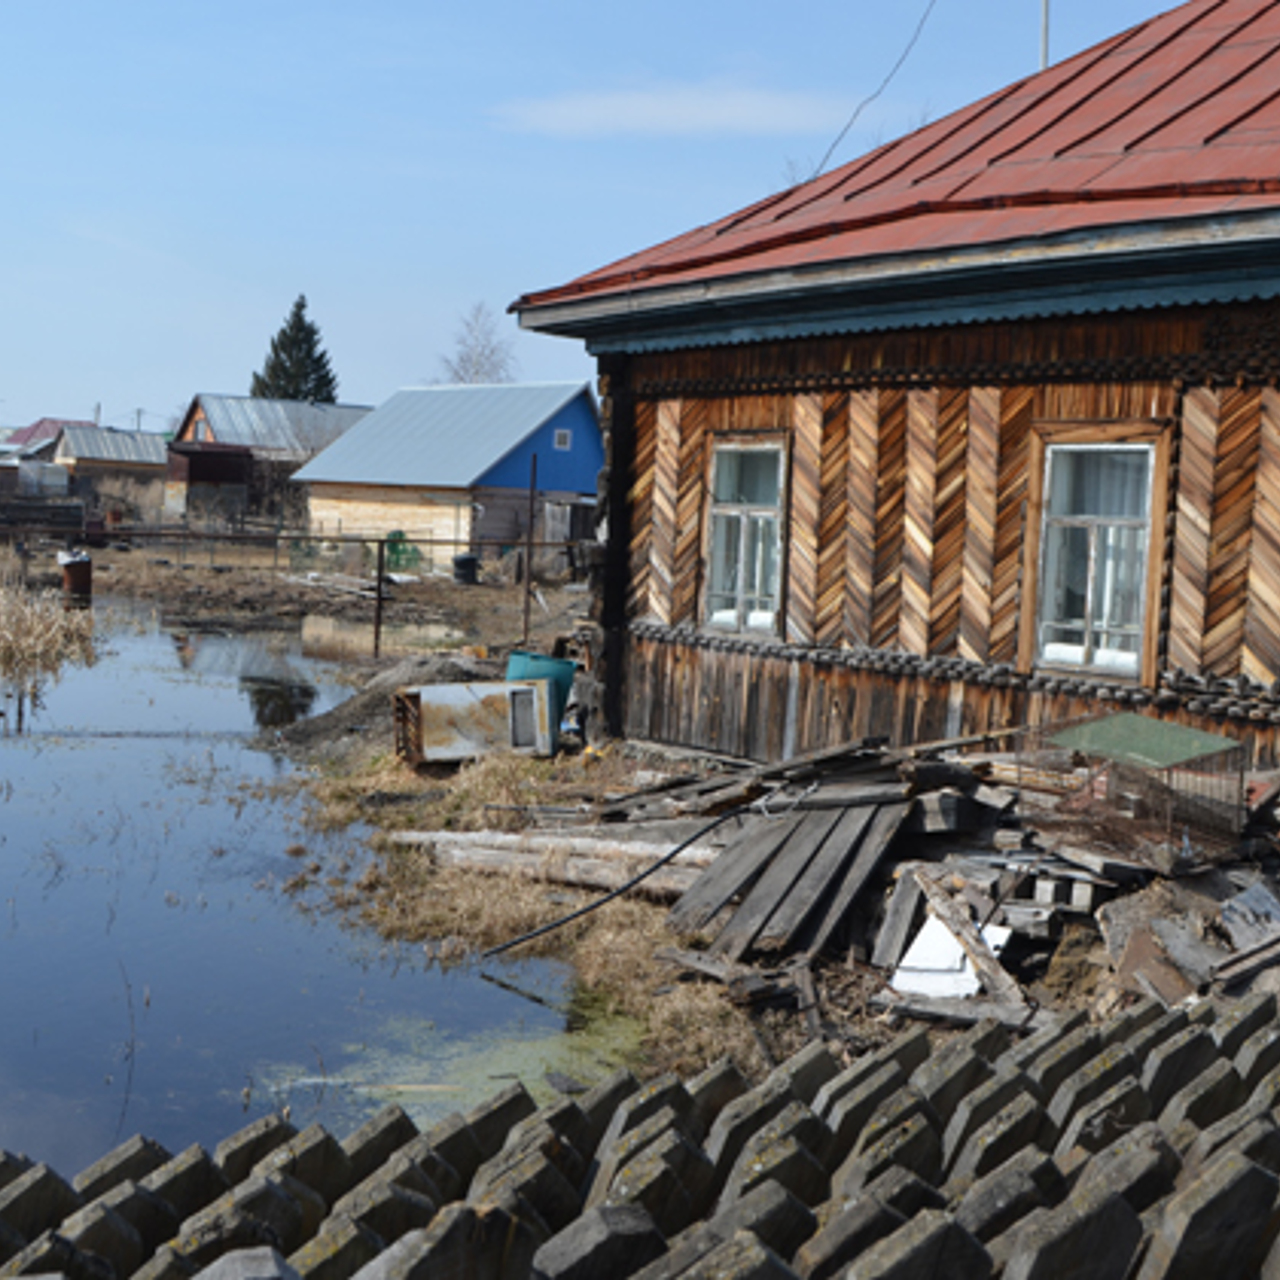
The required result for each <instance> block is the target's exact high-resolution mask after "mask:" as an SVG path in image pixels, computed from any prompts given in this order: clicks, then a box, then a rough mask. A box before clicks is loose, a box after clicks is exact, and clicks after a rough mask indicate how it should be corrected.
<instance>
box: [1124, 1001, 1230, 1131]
mask: <svg viewBox="0 0 1280 1280" xmlns="http://www.w3.org/2000/svg"><path fill="white" fill-rule="evenodd" d="M1217 1057H1218V1046H1217V1045H1216V1044H1215V1043H1214V1040H1213V1036H1212V1035H1211V1034H1210V1033H1209V1032H1208V1031H1206V1030H1205V1029H1204V1027H1202V1026H1200V1025H1198V1024H1196V1023H1192V1024H1191V1025H1190V1026H1188V1027H1186V1028H1185V1029H1184V1030H1182V1031H1180V1032H1178V1034H1177V1035H1175V1036H1172V1037H1171V1038H1170V1039H1168V1040H1165V1041H1164V1042H1163V1043H1161V1044H1158V1045H1155V1046H1154V1047H1153V1048H1152V1050H1151V1052H1150V1053H1149V1054H1148V1055H1147V1059H1146V1062H1145V1063H1144V1064H1143V1067H1142V1087H1143V1089H1144V1090H1145V1091H1146V1094H1147V1097H1148V1098H1150V1099H1151V1110H1152V1111H1153V1112H1154V1113H1155V1114H1156V1115H1159V1114H1160V1112H1162V1111H1163V1110H1164V1109H1165V1107H1166V1106H1167V1105H1168V1102H1169V1099H1170V1098H1172V1097H1173V1095H1174V1094H1175V1093H1177V1092H1178V1090H1179V1089H1182V1088H1185V1087H1186V1086H1187V1085H1188V1084H1190V1083H1191V1081H1192V1080H1194V1079H1195V1078H1196V1076H1198V1075H1199V1074H1200V1073H1201V1072H1202V1071H1204V1070H1205V1069H1206V1068H1208V1067H1209V1066H1211V1065H1212V1063H1213V1062H1214V1061H1215V1060H1216V1059H1217Z"/></svg>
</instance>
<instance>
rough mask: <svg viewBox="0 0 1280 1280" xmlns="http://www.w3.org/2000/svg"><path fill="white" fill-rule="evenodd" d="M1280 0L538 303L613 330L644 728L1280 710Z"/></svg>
mask: <svg viewBox="0 0 1280 1280" xmlns="http://www.w3.org/2000/svg"><path fill="white" fill-rule="evenodd" d="M1278 74H1280V4H1276V3H1274V0H1191V2H1190V3H1187V4H1184V5H1181V6H1180V7H1178V8H1175V9H1172V10H1170V11H1168V12H1167V13H1164V14H1162V15H1160V16H1158V17H1156V18H1153V19H1152V20H1150V21H1148V22H1145V23H1143V24H1141V25H1139V26H1137V27H1135V28H1133V29H1132V30H1129V31H1126V32H1123V33H1122V34H1120V35H1117V36H1115V37H1114V38H1113V39H1110V40H1108V41H1106V42H1104V43H1103V44H1101V45H1098V46H1096V47H1095V48H1092V49H1089V50H1087V51H1086V52H1084V53H1081V54H1079V55H1078V56H1076V57H1074V58H1071V59H1069V60H1067V61H1065V62H1063V63H1061V64H1059V65H1057V66H1054V67H1051V68H1049V69H1048V70H1046V71H1044V72H1041V73H1040V74H1038V75H1034V76H1031V77H1030V78H1028V79H1025V80H1021V81H1019V82H1017V83H1015V84H1012V85H1010V86H1009V87H1007V88H1005V89H1002V90H1000V91H999V92H998V93H994V94H992V95H991V96H990V97H988V98H985V99H983V100H982V101H979V102H977V103H974V104H973V105H971V106H969V107H966V108H964V109H962V110H960V111H957V112H955V113H953V114H952V115H949V116H947V117H946V118H944V119H941V120H938V121H936V122H935V123H933V124H930V125H928V126H927V127H925V128H923V129H920V130H918V131H917V132H915V133H912V134H910V135H908V136H906V137H903V138H900V139H897V140H895V141H893V142H890V143H888V144H887V145H885V146H882V147H880V148H878V149H877V150H875V151H873V152H871V153H870V154H868V155H866V156H863V157H862V158H860V159H858V160H856V161H854V162H852V163H851V164H847V165H845V166H844V167H843V168H840V169H838V170H836V171H834V172H832V173H830V174H825V175H823V176H820V177H818V178H815V179H814V180H812V181H810V182H807V183H805V184H802V185H800V186H797V187H795V188H793V189H791V190H788V191H784V192H781V193H779V194H777V195H773V196H769V197H768V198H766V199H764V200H762V201H760V202H759V203H758V204H756V205H754V206H752V207H750V208H747V209H744V210H741V211H739V212H737V213H734V214H732V215H731V216H729V217H727V218H724V219H722V220H720V221H718V222H715V223H712V224H710V225H708V226H705V227H701V228H698V229H697V230H695V231H692V232H690V233H688V234H687V235H684V236H680V237H677V238H676V239H674V240H672V241H668V242H667V243H665V244H662V245H660V246H658V247H656V248H653V249H650V250H646V251H643V252H640V253H637V254H635V255H634V256H632V257H630V258H626V259H624V260H622V261H621V262H618V263H615V264H613V265H611V266H608V267H605V268H603V269H601V270H598V271H596V272H593V273H592V274H589V275H586V276H583V277H581V278H579V279H577V280H574V281H572V282H571V283H569V284H567V285H564V286H561V287H559V288H553V289H548V290H545V291H543V292H538V293H533V294H529V295H526V296H524V297H522V298H521V299H519V300H518V301H517V302H516V303H515V304H513V309H514V310H516V311H517V312H518V313H519V316H520V321H521V323H522V325H524V326H525V327H527V328H531V329H535V330H539V331H543V332H549V333H557V334H562V335H567V336H571V337H576V338H581V339H585V341H586V342H587V344H588V348H589V350H590V351H591V353H592V354H593V355H595V356H596V358H597V359H598V362H599V377H600V394H601V411H602V421H603V424H604V428H605V433H606V441H607V452H608V458H609V476H608V484H607V494H608V521H609V523H608V529H609V555H610V557H611V563H610V565H609V566H608V569H607V571H606V572H605V573H604V574H603V575H602V578H601V587H600V590H599V592H598V597H597V619H598V623H599V631H598V634H597V636H596V640H595V654H594V658H595V661H596V669H597V671H598V672H599V674H600V678H601V682H602V694H603V701H604V706H605V709H606V711H607V712H608V715H609V718H610V721H611V723H612V726H613V728H614V729H615V730H617V731H625V732H627V733H630V734H634V735H638V736H643V737H649V738H654V739H659V740H664V741H669V742H676V743H683V744H688V745H691V746H697V747H702V748H709V749H714V750H717V751H722V752H727V753H730V754H733V755H738V756H744V757H753V758H757V759H776V758H779V757H782V756H786V755H790V754H793V753H798V752H803V751H806V750H810V749H814V748H819V747H823V746H826V745H829V744H832V743H836V742H842V741H849V740H857V739H859V738H862V737H864V736H872V735H888V736H890V737H891V738H893V739H894V740H895V741H897V742H911V741H920V740H925V739H932V738H943V737H952V736H958V735H963V734H970V733H980V732H983V731H987V730H990V729H994V728H1004V727H1007V726H1011V725H1023V724H1037V723H1043V722H1049V721H1060V720H1066V719H1070V718H1073V717H1076V716H1079V715H1083V714H1088V713H1091V712H1097V711H1105V710H1106V709H1108V708H1112V707H1114V708H1119V707H1124V708H1136V709H1139V710H1142V711H1144V712H1146V713H1147V714H1158V715H1162V716H1167V717H1170V718H1175V719H1178V720H1180V721H1184V722H1186V723H1190V724H1194V725H1196V726H1198V727H1201V728H1207V729H1211V730H1215V731H1219V732H1226V733H1230V734H1233V735H1235V736H1237V737H1240V738H1242V739H1243V740H1245V742H1246V743H1247V744H1248V746H1249V750H1250V753H1251V755H1252V758H1253V759H1254V760H1256V761H1258V762H1273V761H1274V760H1275V757H1276V748H1275V740H1276V732H1277V727H1278V726H1280V392H1278V391H1277V389H1276V380H1277V378H1278V377H1280V94H1277V92H1276V84H1277V75H1278Z"/></svg>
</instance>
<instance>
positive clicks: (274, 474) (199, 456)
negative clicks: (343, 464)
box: [164, 395, 370, 520]
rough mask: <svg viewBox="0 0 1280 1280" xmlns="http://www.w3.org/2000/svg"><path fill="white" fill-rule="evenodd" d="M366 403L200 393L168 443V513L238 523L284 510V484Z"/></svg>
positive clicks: (348, 424)
mask: <svg viewBox="0 0 1280 1280" xmlns="http://www.w3.org/2000/svg"><path fill="white" fill-rule="evenodd" d="M369 411H370V406H368V405H351V404H312V403H310V402H306V401H298V400H261V399H258V398H256V397H254V396H214V395H198V396H196V397H195V399H194V400H192V401H191V405H190V407H189V408H188V409H187V412H186V414H185V416H184V417H183V419H182V425H181V427H179V429H178V431H177V433H176V434H175V436H174V438H173V441H172V442H171V443H170V445H169V457H168V472H167V475H166V479H165V497H164V507H165V513H166V514H167V515H169V516H171V517H176V518H179V519H181V518H186V517H193V518H197V519H209V518H214V519H227V520H237V519H241V518H243V517H244V516H245V515H265V516H282V515H284V514H286V512H285V506H286V501H287V488H286V486H287V482H288V480H289V478H290V477H291V476H292V475H293V473H294V472H295V471H296V470H297V469H298V468H299V467H300V466H301V465H302V464H303V463H304V462H306V461H307V459H308V458H311V457H313V456H314V455H315V454H317V453H319V452H320V451H321V450H322V449H324V448H325V446H327V445H329V444H332V443H333V441H335V440H336V439H338V437H339V436H341V435H342V434H343V432H345V431H346V430H347V429H348V428H350V427H352V426H354V425H355V423H357V422H359V421H360V419H361V418H363V417H364V416H365V415H366V414H367V413H369Z"/></svg>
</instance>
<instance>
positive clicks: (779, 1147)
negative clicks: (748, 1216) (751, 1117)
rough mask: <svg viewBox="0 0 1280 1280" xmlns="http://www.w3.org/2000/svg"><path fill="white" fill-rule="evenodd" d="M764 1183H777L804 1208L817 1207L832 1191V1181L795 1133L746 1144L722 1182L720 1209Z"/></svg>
mask: <svg viewBox="0 0 1280 1280" xmlns="http://www.w3.org/2000/svg"><path fill="white" fill-rule="evenodd" d="M764 1182H776V1183H778V1184H779V1186H782V1187H785V1188H786V1189H787V1190H788V1191H790V1192H791V1194H792V1195H793V1196H795V1197H796V1199H797V1200H799V1201H801V1202H802V1203H804V1204H807V1205H816V1204H820V1203H821V1202H822V1201H823V1200H825V1199H826V1198H827V1196H828V1195H829V1194H830V1191H831V1180H830V1178H829V1177H828V1176H827V1171H826V1169H825V1168H823V1166H822V1163H821V1161H820V1160H818V1158H817V1157H816V1156H815V1155H814V1154H813V1153H812V1152H811V1151H810V1150H809V1149H808V1147H806V1146H805V1144H804V1143H803V1142H801V1141H800V1140H799V1138H798V1137H796V1135H795V1134H787V1135H786V1136H785V1137H782V1138H779V1139H777V1140H775V1141H773V1142H768V1143H756V1142H755V1141H754V1140H753V1141H752V1142H749V1143H748V1144H747V1146H746V1147H745V1148H744V1149H743V1152H742V1155H740V1156H739V1157H738V1160H737V1162H736V1163H735V1164H734V1166H733V1172H732V1173H730V1175H729V1179H728V1181H727V1182H726V1183H725V1187H724V1191H723V1192H722V1194H721V1197H720V1207H721V1208H727V1207H728V1206H729V1205H731V1204H733V1202H734V1201H735V1200H739V1199H741V1198H742V1197H743V1196H744V1195H746V1194H747V1192H749V1191H752V1190H754V1189H755V1188H756V1187H758V1186H760V1185H761V1184H762V1183H764Z"/></svg>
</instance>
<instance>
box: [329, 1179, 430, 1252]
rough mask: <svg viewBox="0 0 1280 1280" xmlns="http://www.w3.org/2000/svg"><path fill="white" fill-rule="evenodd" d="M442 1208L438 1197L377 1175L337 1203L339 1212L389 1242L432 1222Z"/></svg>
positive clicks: (337, 1211)
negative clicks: (383, 1180)
mask: <svg viewBox="0 0 1280 1280" xmlns="http://www.w3.org/2000/svg"><path fill="white" fill-rule="evenodd" d="M439 1208H440V1205H439V1204H437V1203H436V1202H435V1201H434V1200H432V1199H430V1197H428V1196H424V1195H422V1194H421V1193H420V1192H417V1191H410V1190H409V1189H408V1188H406V1187H402V1186H400V1185H398V1184H397V1183H394V1182H380V1181H378V1180H377V1179H376V1178H375V1179H371V1180H366V1181H365V1182H362V1183H361V1184H360V1186H358V1187H356V1188H355V1189H354V1190H352V1191H348V1192H347V1194H346V1195H345V1196H342V1197H341V1198H340V1199H339V1200H338V1201H336V1203H335V1204H334V1206H333V1212H334V1214H335V1215H337V1216H341V1217H343V1218H347V1219H349V1220H350V1221H352V1222H356V1223H359V1225H360V1226H362V1227H368V1228H369V1230H370V1231H373V1232H376V1233H377V1234H378V1235H379V1236H381V1237H382V1239H383V1240H385V1241H386V1242H387V1243H388V1244H390V1243H392V1241H395V1240H399V1239H400V1237H401V1236H403V1235H408V1233H409V1232H410V1231H417V1230H419V1229H420V1228H422V1227H428V1226H430V1225H431V1219H432V1218H434V1217H435V1216H436V1211H437V1210H438V1209H439Z"/></svg>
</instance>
